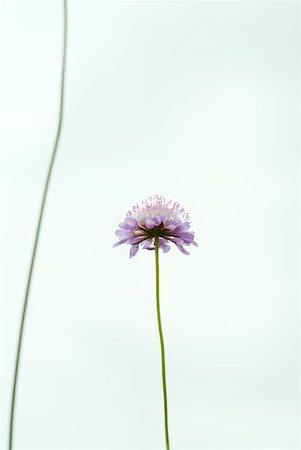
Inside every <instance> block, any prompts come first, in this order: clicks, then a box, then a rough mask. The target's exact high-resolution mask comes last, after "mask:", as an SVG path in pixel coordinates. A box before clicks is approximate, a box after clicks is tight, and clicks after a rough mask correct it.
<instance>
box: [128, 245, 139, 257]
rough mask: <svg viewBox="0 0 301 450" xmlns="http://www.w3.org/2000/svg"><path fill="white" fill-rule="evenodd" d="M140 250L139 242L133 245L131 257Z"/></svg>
mask: <svg viewBox="0 0 301 450" xmlns="http://www.w3.org/2000/svg"><path fill="white" fill-rule="evenodd" d="M138 250H139V244H135V245H132V246H131V249H130V258H133V256H135V255H136V253H137V252H138Z"/></svg>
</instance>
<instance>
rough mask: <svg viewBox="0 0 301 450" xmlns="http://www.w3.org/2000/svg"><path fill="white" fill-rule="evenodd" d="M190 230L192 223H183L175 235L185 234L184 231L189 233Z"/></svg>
mask: <svg viewBox="0 0 301 450" xmlns="http://www.w3.org/2000/svg"><path fill="white" fill-rule="evenodd" d="M189 228H190V223H189V222H184V223H181V224H180V225H178V226H177V228H176V229H175V234H180V233H183V232H184V231H187V230H188V229H189Z"/></svg>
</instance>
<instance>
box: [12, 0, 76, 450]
mask: <svg viewBox="0 0 301 450" xmlns="http://www.w3.org/2000/svg"><path fill="white" fill-rule="evenodd" d="M63 20H64V36H63V56H62V66H61V85H60V99H59V116H58V125H57V131H56V136H55V141H54V145H53V150H52V154H51V158H50V162H49V166H48V171H47V175H46V180H45V184H44V190H43V196H42V201H41V205H40V210H39V216H38V222H37V227H36V232H35V237H34V244H33V249H32V254H31V259H30V264H29V271H28V276H27V282H26V289H25V296H24V302H23V309H22V314H21V322H20V328H19V335H18V343H17V353H16V360H15V370H14V378H13V387H12V395H11V403H10V419H9V443H8V448H9V450H12V448H13V434H14V433H13V432H14V413H15V402H16V393H17V385H18V374H19V362H20V356H21V350H22V339H23V332H24V324H25V318H26V312H27V305H28V297H29V292H30V286H31V279H32V274H33V269H34V265H35V259H36V252H37V248H38V242H39V237H40V231H41V225H42V221H43V215H44V209H45V205H46V199H47V194H48V188H49V184H50V179H51V175H52V169H53V165H54V161H55V157H56V153H57V148H58V144H59V141H60V136H61V129H62V123H63V109H64V91H65V67H66V50H67V0H63Z"/></svg>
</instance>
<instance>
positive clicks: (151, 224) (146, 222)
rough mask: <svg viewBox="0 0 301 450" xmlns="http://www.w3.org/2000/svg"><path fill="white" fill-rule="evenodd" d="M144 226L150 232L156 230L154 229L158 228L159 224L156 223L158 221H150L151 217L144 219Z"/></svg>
mask: <svg viewBox="0 0 301 450" xmlns="http://www.w3.org/2000/svg"><path fill="white" fill-rule="evenodd" d="M144 225H145V226H146V227H147V228H148V229H149V230H151V229H152V228H154V227H156V226H157V223H156V221H155V220H154V219H150V218H149V217H146V218H145V219H144Z"/></svg>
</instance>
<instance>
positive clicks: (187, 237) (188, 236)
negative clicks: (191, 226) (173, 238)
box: [178, 231, 194, 244]
mask: <svg viewBox="0 0 301 450" xmlns="http://www.w3.org/2000/svg"><path fill="white" fill-rule="evenodd" d="M178 236H179V238H181V239H182V241H184V242H185V244H191V243H192V241H193V238H194V233H193V232H190V231H186V232H184V233H179V235H178Z"/></svg>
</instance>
